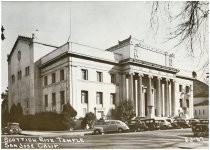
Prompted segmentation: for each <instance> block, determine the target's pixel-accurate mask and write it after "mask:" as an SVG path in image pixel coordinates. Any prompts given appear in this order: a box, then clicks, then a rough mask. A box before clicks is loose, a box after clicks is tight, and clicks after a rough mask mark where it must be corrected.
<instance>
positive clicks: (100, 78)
mask: <svg viewBox="0 0 210 150" xmlns="http://www.w3.org/2000/svg"><path fill="white" fill-rule="evenodd" d="M97 81H98V82H102V81H103V74H102V72H97Z"/></svg>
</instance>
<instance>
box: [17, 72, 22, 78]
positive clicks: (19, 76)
mask: <svg viewBox="0 0 210 150" xmlns="http://www.w3.org/2000/svg"><path fill="white" fill-rule="evenodd" d="M21 78H22V71H18V80H20V79H21Z"/></svg>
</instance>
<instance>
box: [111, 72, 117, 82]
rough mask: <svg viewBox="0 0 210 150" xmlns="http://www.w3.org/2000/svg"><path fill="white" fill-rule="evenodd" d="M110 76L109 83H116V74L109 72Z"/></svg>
mask: <svg viewBox="0 0 210 150" xmlns="http://www.w3.org/2000/svg"><path fill="white" fill-rule="evenodd" d="M110 76H111V83H112V84H116V79H117V77H116V74H114V73H110Z"/></svg>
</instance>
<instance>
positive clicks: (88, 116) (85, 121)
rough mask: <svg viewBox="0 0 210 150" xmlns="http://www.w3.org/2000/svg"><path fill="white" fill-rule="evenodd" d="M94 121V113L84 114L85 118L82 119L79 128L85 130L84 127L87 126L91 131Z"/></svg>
mask: <svg viewBox="0 0 210 150" xmlns="http://www.w3.org/2000/svg"><path fill="white" fill-rule="evenodd" d="M95 120H96V116H95V114H94V113H92V112H89V113H86V115H85V117H84V118H83V120H82V122H81V127H82V128H83V129H85V128H86V125H88V126H89V127H90V128H91V129H92V128H93V125H94V123H95Z"/></svg>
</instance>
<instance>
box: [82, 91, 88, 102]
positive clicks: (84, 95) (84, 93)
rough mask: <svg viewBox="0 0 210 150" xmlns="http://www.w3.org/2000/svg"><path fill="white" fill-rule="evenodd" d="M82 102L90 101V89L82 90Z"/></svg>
mask: <svg viewBox="0 0 210 150" xmlns="http://www.w3.org/2000/svg"><path fill="white" fill-rule="evenodd" d="M81 103H83V104H87V103H88V91H81Z"/></svg>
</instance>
